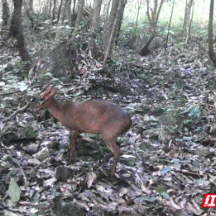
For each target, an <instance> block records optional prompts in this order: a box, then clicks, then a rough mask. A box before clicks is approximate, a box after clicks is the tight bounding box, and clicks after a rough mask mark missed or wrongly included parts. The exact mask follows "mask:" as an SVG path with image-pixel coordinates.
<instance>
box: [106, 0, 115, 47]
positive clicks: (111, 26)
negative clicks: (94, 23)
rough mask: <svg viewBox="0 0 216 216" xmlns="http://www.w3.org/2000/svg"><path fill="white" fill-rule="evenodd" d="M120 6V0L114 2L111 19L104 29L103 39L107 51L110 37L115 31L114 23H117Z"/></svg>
mask: <svg viewBox="0 0 216 216" xmlns="http://www.w3.org/2000/svg"><path fill="white" fill-rule="evenodd" d="M118 5H119V0H113V2H112V8H111V11H110V15H109V19H108V23H107V25H106V26H105V27H104V32H103V39H104V45H105V46H104V47H105V49H104V50H106V46H107V45H108V42H109V38H110V35H111V33H112V30H113V25H114V21H115V18H116V13H117V10H118Z"/></svg>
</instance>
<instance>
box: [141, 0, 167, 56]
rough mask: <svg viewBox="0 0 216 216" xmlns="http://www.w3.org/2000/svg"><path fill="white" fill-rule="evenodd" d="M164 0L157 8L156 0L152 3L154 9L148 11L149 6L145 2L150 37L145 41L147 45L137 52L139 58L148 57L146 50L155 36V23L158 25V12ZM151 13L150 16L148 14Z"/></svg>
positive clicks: (148, 52) (162, 0) (147, 50)
mask: <svg viewBox="0 0 216 216" xmlns="http://www.w3.org/2000/svg"><path fill="white" fill-rule="evenodd" d="M163 2H164V0H161V1H160V4H159V7H158V0H155V1H154V8H153V9H151V10H150V6H149V0H147V17H148V20H149V23H150V25H151V28H152V29H151V30H152V36H151V37H150V38H149V40H148V41H147V43H146V44H145V45H144V47H143V48H142V49H141V50H140V51H139V54H140V55H141V56H144V55H148V54H150V53H151V52H150V50H149V49H148V47H149V45H150V43H151V42H152V40H153V39H154V37H155V36H156V35H157V23H158V19H159V16H160V11H161V8H162V5H163ZM150 11H151V14H150Z"/></svg>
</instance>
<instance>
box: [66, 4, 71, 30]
mask: <svg viewBox="0 0 216 216" xmlns="http://www.w3.org/2000/svg"><path fill="white" fill-rule="evenodd" d="M67 20H68V25H69V26H70V25H71V0H68V6H67Z"/></svg>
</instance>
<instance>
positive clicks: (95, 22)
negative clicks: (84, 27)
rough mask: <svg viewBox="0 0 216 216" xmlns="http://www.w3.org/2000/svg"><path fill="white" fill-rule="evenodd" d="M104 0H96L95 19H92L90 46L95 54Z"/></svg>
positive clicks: (90, 49)
mask: <svg viewBox="0 0 216 216" xmlns="http://www.w3.org/2000/svg"><path fill="white" fill-rule="evenodd" d="M101 5H102V0H94V9H93V19H92V31H91V39H90V40H89V44H88V48H89V51H91V53H92V55H94V51H95V45H96V44H95V40H96V38H97V32H98V28H99V25H100V11H101Z"/></svg>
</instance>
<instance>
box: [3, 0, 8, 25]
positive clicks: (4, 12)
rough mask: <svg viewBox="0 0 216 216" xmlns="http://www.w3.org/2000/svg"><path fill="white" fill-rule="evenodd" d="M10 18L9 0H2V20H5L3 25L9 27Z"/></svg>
mask: <svg viewBox="0 0 216 216" xmlns="http://www.w3.org/2000/svg"><path fill="white" fill-rule="evenodd" d="M9 18H10V14H9V7H8V3H7V0H2V20H3V23H2V26H3V27H7V25H8V20H9Z"/></svg>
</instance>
